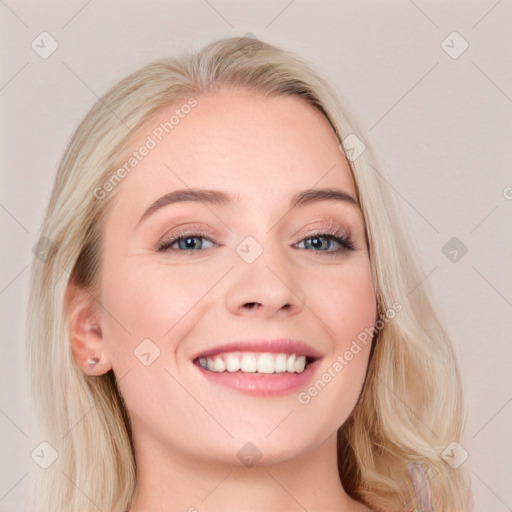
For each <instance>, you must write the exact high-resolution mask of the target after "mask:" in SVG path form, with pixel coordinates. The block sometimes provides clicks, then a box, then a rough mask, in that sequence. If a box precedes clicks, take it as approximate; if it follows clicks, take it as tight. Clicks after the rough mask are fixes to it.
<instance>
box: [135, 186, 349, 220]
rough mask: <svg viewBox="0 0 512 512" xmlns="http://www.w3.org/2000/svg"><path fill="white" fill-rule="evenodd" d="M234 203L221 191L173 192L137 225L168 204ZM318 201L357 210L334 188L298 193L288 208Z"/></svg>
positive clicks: (159, 200) (194, 190) (153, 206)
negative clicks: (347, 206) (343, 205)
mask: <svg viewBox="0 0 512 512" xmlns="http://www.w3.org/2000/svg"><path fill="white" fill-rule="evenodd" d="M237 198H238V197H237ZM234 201H235V198H234V197H232V196H231V195H229V194H228V193H227V192H222V191H221V190H209V189H197V188H187V189H180V190H175V191H174V192H169V193H168V194H165V195H163V196H162V197H160V198H159V199H157V200H156V201H155V202H154V203H153V204H151V206H150V207H149V208H148V209H147V210H146V211H145V212H144V213H143V214H142V216H141V218H140V219H139V222H138V224H140V223H141V222H142V221H143V220H144V219H146V218H147V217H149V216H150V215H151V214H153V213H154V212H156V211H157V210H159V209H160V208H163V207H164V206H168V205H170V204H175V203H185V202H201V203H208V204H211V205H219V206H231V205H232V204H233V203H234ZM318 201H340V202H343V203H346V204H349V205H352V206H355V207H357V208H359V202H358V201H357V200H356V199H355V198H354V197H353V196H351V195H350V194H348V193H347V192H343V191H342V190H338V189H335V188H319V189H314V188H312V189H308V190H303V191H302V192H298V193H297V194H295V195H293V196H292V197H291V198H290V204H289V207H290V208H298V207H301V206H306V205H309V204H311V203H315V202H318Z"/></svg>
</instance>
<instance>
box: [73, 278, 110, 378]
mask: <svg viewBox="0 0 512 512" xmlns="http://www.w3.org/2000/svg"><path fill="white" fill-rule="evenodd" d="M66 316H67V319H68V328H69V341H70V344H71V350H72V352H73V357H74V359H75V362H76V363H77V365H78V367H79V368H80V369H81V370H82V371H83V372H84V373H85V374H86V375H93V376H96V375H103V374H104V373H106V372H108V371H109V370H110V369H111V368H112V365H111V364H110V359H109V357H108V355H107V353H106V351H105V344H104V342H103V335H102V329H101V306H100V305H99V303H98V302H97V301H96V299H95V298H94V297H93V296H92V295H91V294H90V293H89V292H88V291H87V290H85V289H84V288H81V287H79V286H77V285H76V284H75V283H73V282H72V281H70V282H69V284H68V287H67V290H66Z"/></svg>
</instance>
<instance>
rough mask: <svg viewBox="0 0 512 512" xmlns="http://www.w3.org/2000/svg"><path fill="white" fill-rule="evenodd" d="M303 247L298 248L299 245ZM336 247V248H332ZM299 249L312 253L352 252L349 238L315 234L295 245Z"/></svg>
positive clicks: (329, 234)
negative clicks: (309, 250)
mask: <svg viewBox="0 0 512 512" xmlns="http://www.w3.org/2000/svg"><path fill="white" fill-rule="evenodd" d="M301 244H302V245H303V246H302V247H300V245H301ZM333 245H334V246H336V245H337V246H338V248H334V249H333V248H332V247H333ZM295 246H296V247H298V248H299V249H313V252H326V253H336V252H344V251H353V250H354V245H353V244H352V242H351V240H350V239H349V238H346V237H344V236H340V235H336V234H332V233H317V234H314V235H310V236H308V237H307V238H304V239H303V240H301V242H299V243H298V244H296V245H295Z"/></svg>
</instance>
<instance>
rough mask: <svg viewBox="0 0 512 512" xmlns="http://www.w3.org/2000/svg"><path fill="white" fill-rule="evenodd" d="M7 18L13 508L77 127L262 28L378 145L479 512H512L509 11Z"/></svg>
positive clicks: (1, 218) (78, 2)
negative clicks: (442, 361)
mask: <svg viewBox="0 0 512 512" xmlns="http://www.w3.org/2000/svg"><path fill="white" fill-rule="evenodd" d="M0 16H1V25H2V29H1V38H2V49H3V64H2V67H1V71H0V100H1V106H2V123H1V130H2V133H1V145H2V151H1V166H2V167H1V168H2V173H1V180H2V186H1V195H0V222H1V229H2V235H1V246H2V267H1V275H0V304H1V318H2V340H1V345H0V359H1V372H0V379H1V387H0V389H1V395H0V432H1V453H0V511H1V512H7V511H9V512H11V511H13V512H25V511H26V510H27V507H26V505H25V497H26V492H27V480H28V478H27V477H28V474H29V472H30V471H31V470H32V468H33V464H34V462H33V461H32V459H31V456H30V453H31V451H32V450H33V449H34V448H35V447H36V446H37V445H38V444H39V443H40V442H41V441H42V440H40V439H30V438H29V434H28V431H29V426H28V414H27V411H28V408H27V397H26V392H27V388H26V371H25V347H24V343H25V341H24V336H25V305H26V299H27V283H28V275H29V264H30V260H31V256H32V247H33V246H34V244H35V243H36V242H37V239H38V233H39V228H40V223H41V220H42V217H43V213H44V211H45V208H46V205H47V202H48V199H49V193H50V188H51V185H52V182H53V178H54V174H55V171H56V166H57V163H58V161H59V159H60V157H61V155H62V153H63V151H64V148H65V146H66V144H67V142H68V140H69V138H70V136H71V134H72V132H73V130H74V129H75V128H76V126H77V124H78V122H79V121H80V120H81V118H82V117H83V116H84V115H85V114H86V112H87V111H88V110H89V108H90V107H91V106H92V105H93V103H94V102H95V101H96V100H97V97H98V96H101V95H102V94H103V93H105V92H106V91H107V90H108V89H109V88H110V87H111V86H112V85H114V84H115V83H116V82H117V81H118V80H120V79H121V78H123V77H124V76H125V75H126V74H128V73H130V72H132V71H134V70H135V69H137V68H138V67H139V66H142V65H143V64H145V63H146V62H148V61H150V60H152V59H154V58H158V57H162V56H166V55H174V54H178V53H181V52H182V51H184V50H195V49H198V48H199V47H201V46H203V45H204V44H206V43H208V42H210V41H212V40H214V39H218V38H223V37H228V36H242V35H245V34H247V33H248V32H250V33H252V34H253V35H254V36H256V37H257V38H259V39H262V40H264V41H267V42H270V43H273V44H277V45H279V46H282V47H284V48H286V49H289V50H292V51H294V52H296V53H298V54H299V55H301V56H303V57H304V58H306V59H307V60H308V61H309V62H311V63H312V64H313V65H314V66H315V67H316V68H317V69H318V70H319V71H320V72H321V73H322V74H324V75H325V76H326V77H328V78H329V79H330V80H331V81H332V82H334V84H335V85H336V87H337V88H338V90H339V91H341V92H342V93H343V94H344V95H345V96H346V97H347V98H348V99H349V101H350V102H351V104H352V106H353V107H354V109H355V111H356V112H357V113H358V114H359V117H360V118H361V120H362V123H363V126H364V128H365V129H366V130H367V131H369V133H370V134H371V136H372V137H373V138H374V139H375V141H376V143H377V145H378V147H380V149H381V152H382V153H383V155H384V158H385V162H386V165H387V166H388V168H389V169H390V179H389V182H388V184H387V186H389V187H390V189H391V191H392V194H394V195H396V196H397V197H398V198H399V201H400V202H401V205H402V207H403V211H404V213H405V215H406V217H407V219H406V221H407V222H408V223H409V225H410V229H411V231H412V238H413V240H414V241H411V243H413V244H415V245H416V246H417V248H418V251H419V254H420V258H421V264H422V266H423V269H424V284H423V283H421V284H420V283H418V284H419V285H420V286H423V285H427V284H428V286H429V287H430V289H431V290H432V292H433V298H434V300H435V304H436V306H437V308H438V310H439V312H440V315H441V317H442V318H443V319H444V321H445V322H446V326H447V329H448V331H449V333H450V335H451V336H452V338H453V341H454V344H455V348H456V351H457V354H458V355H459V357H460V360H461V366H462V370H463V372H464V380H465V386H466V389H467V392H468V403H469V406H470V416H469V421H468V424H467V429H466V435H465V441H464V448H465V449H466V450H467V451H468V453H469V458H468V459H467V461H466V462H465V463H464V464H469V465H470V468H471V477H472V481H473V487H474V495H475V501H476V510H477V511H485V512H491V511H493V512H505V511H508V510H512V495H511V491H510V482H511V476H512V469H511V459H512V457H511V412H512V403H511V401H512V389H511V379H510V375H511V357H510V356H511V348H510V346H511V343H510V341H511V322H510V318H511V315H510V313H511V308H512V286H511V274H512V272H511V265H510V262H511V261H512V257H511V256H512V250H511V249H512V244H511V242H510V240H511V238H510V232H511V231H510V227H511V213H512V199H511V198H512V188H511V187H512V176H511V173H510V163H511V161H512V160H511V152H512V151H511V138H510V136H511V131H512V130H511V108H512V87H511V63H512V55H511V53H512V52H511V39H512V35H511V34H512V31H511V26H512V23H511V21H512V2H511V1H510V0H498V1H496V0H481V1H471V2H470V1H459V2H455V1H430V0H414V1H413V0H400V1H382V0H381V1H373V2H370V1H315V2H313V1H310V2H308V1H305V0H292V1H290V0H275V1H268V0H267V1H258V2H256V1H250V2H236V1H234V0H232V1H230V0H192V1H188V2H186V1H169V2H165V1H159V2H158V1H146V2H135V1H126V2H112V1H98V0H89V1H87V0H72V1H70V0H66V1H63V0H59V1H52V2H40V3H37V2H29V1H18V0H5V1H2V2H0ZM42 32H47V33H48V34H49V36H50V37H49V36H48V35H41V33H42ZM454 32H455V34H454ZM41 38H46V39H44V42H43V43H41ZM52 40H54V41H56V43H57V44H58V48H57V49H56V51H54V53H52V54H51V55H49V56H47V55H45V56H46V58H43V57H42V56H41V55H40V54H41V53H44V51H46V52H49V51H50V50H51V49H52V46H51V45H52V44H53V45H55V43H54V42H52ZM33 42H34V43H33ZM33 46H34V47H35V48H38V51H36V50H35V49H33ZM43 47H44V48H45V49H44V50H43ZM453 237H456V239H457V240H455V241H452V242H450V243H451V244H454V243H455V244H458V246H457V247H458V248H457V254H458V256H457V261H452V260H453V256H450V250H452V246H451V245H448V246H446V244H447V243H448V242H449V241H450V240H451V239H452V238H453ZM461 244H462V245H461ZM463 247H465V248H466V249H467V252H466V253H465V254H464V255H463V256H462V257H460V254H462V252H463V251H461V248H463ZM443 248H444V249H443ZM63 392H65V390H63Z"/></svg>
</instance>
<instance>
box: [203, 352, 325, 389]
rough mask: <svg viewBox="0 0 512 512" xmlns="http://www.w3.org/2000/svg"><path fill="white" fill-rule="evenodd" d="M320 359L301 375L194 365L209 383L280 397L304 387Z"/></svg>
mask: <svg viewBox="0 0 512 512" xmlns="http://www.w3.org/2000/svg"><path fill="white" fill-rule="evenodd" d="M319 362H320V359H317V360H315V361H313V362H312V363H310V364H308V366H307V367H306V369H305V370H304V371H303V372H302V373H288V372H283V373H243V372H241V371H237V372H233V373H230V372H214V371H211V370H205V369H204V368H203V367H202V366H200V365H196V366H197V368H198V369H199V371H200V372H201V373H202V374H203V375H204V376H205V377H206V378H207V379H209V380H210V381H211V382H215V383H216V384H219V385H221V386H224V387H227V388H231V389H235V390H236V391H240V392H241V393H245V394H247V395H251V396H261V397H269V396H282V395H286V394H289V393H293V392H295V391H298V390H299V389H301V388H304V387H306V386H307V385H308V384H309V383H310V382H311V380H312V379H313V376H314V374H315V372H316V369H317V367H318V364H319Z"/></svg>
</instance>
